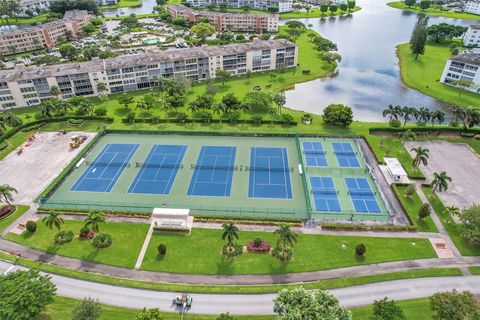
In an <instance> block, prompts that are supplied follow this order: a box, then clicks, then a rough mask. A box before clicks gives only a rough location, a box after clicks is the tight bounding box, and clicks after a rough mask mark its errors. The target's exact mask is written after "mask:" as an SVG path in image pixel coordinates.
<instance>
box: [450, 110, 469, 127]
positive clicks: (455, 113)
mask: <svg viewBox="0 0 480 320" xmlns="http://www.w3.org/2000/svg"><path fill="white" fill-rule="evenodd" d="M448 109H449V110H450V112H451V113H452V119H451V120H450V125H452V124H453V123H458V121H459V120H463V118H464V114H465V112H464V110H463V109H462V108H460V107H458V106H456V105H451V106H450V107H449V108H448Z"/></svg>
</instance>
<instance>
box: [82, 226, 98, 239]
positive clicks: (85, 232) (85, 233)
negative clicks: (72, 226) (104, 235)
mask: <svg viewBox="0 0 480 320" xmlns="http://www.w3.org/2000/svg"><path fill="white" fill-rule="evenodd" d="M94 236H95V232H93V230H90V229H89V228H86V227H83V228H82V229H80V238H81V239H88V240H90V239H93V237H94Z"/></svg>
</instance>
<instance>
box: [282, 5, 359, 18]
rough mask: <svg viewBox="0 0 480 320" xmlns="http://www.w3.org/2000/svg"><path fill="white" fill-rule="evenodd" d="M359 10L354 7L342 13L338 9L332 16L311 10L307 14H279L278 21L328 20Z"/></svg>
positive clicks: (301, 12)
mask: <svg viewBox="0 0 480 320" xmlns="http://www.w3.org/2000/svg"><path fill="white" fill-rule="evenodd" d="M361 9H362V8H361V7H359V6H356V7H355V8H353V9H352V11H351V12H348V11H346V12H342V11H340V9H338V11H337V12H335V13H334V14H333V15H332V14H331V13H330V11H328V12H327V13H326V14H324V13H322V12H321V11H320V9H313V10H310V11H309V12H306V11H294V12H285V13H280V19H301V18H328V17H336V16H344V15H349V14H352V13H354V12H357V11H360V10H361Z"/></svg>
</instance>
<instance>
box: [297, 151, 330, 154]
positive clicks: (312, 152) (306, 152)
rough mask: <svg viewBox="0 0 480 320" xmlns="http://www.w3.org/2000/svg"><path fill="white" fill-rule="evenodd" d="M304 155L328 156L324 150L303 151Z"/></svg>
mask: <svg viewBox="0 0 480 320" xmlns="http://www.w3.org/2000/svg"><path fill="white" fill-rule="evenodd" d="M303 153H304V154H327V153H326V152H325V151H324V150H303Z"/></svg>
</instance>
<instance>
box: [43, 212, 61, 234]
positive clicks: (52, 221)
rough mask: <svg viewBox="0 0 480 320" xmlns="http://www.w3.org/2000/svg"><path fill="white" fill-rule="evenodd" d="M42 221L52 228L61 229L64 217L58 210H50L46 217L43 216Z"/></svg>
mask: <svg viewBox="0 0 480 320" xmlns="http://www.w3.org/2000/svg"><path fill="white" fill-rule="evenodd" d="M42 222H43V223H45V225H46V226H47V227H48V228H49V229H50V230H51V229H53V227H55V228H56V229H57V230H60V229H61V227H62V224H63V219H62V218H61V217H60V213H58V212H49V213H48V214H47V215H46V216H45V217H43V218H42Z"/></svg>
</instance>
